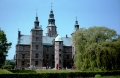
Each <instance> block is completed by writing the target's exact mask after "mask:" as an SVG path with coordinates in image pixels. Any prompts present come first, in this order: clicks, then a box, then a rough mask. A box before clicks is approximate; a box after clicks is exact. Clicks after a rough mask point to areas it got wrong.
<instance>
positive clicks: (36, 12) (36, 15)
mask: <svg viewBox="0 0 120 78" xmlns="http://www.w3.org/2000/svg"><path fill="white" fill-rule="evenodd" d="M37 13H38V11H37V9H36V17H38V15H37Z"/></svg>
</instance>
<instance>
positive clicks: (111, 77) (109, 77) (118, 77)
mask: <svg viewBox="0 0 120 78" xmlns="http://www.w3.org/2000/svg"><path fill="white" fill-rule="evenodd" d="M101 78H120V76H102V77H101Z"/></svg>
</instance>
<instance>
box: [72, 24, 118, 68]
mask: <svg viewBox="0 0 120 78" xmlns="http://www.w3.org/2000/svg"><path fill="white" fill-rule="evenodd" d="M73 42H74V45H75V49H76V54H75V58H74V61H75V65H76V67H77V68H78V69H83V70H87V69H90V70H95V69H106V70H109V69H120V64H119V63H120V60H119V57H120V36H119V35H118V34H116V31H115V30H112V29H109V28H107V27H96V26H94V27H90V28H88V29H85V28H80V29H79V30H78V31H76V32H75V33H74V34H73Z"/></svg>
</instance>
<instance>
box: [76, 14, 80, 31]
mask: <svg viewBox="0 0 120 78" xmlns="http://www.w3.org/2000/svg"><path fill="white" fill-rule="evenodd" d="M78 29H79V24H78V21H77V14H76V21H75V31H77V30H78Z"/></svg>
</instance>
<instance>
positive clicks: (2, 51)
mask: <svg viewBox="0 0 120 78" xmlns="http://www.w3.org/2000/svg"><path fill="white" fill-rule="evenodd" d="M11 45H12V43H8V42H7V38H6V34H5V33H4V31H3V30H1V29H0V67H1V66H2V65H3V64H4V62H5V60H6V56H7V53H8V50H9V49H10V46H11Z"/></svg>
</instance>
